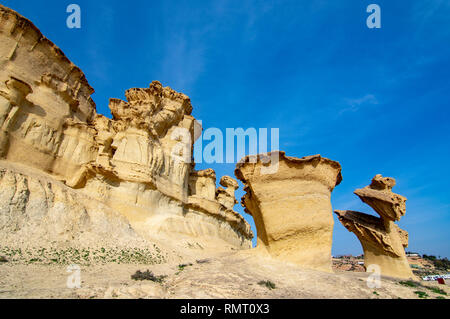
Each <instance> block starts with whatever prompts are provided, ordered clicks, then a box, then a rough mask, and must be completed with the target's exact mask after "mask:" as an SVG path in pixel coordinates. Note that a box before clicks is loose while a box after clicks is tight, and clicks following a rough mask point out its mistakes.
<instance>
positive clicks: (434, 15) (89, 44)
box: [1, 0, 450, 257]
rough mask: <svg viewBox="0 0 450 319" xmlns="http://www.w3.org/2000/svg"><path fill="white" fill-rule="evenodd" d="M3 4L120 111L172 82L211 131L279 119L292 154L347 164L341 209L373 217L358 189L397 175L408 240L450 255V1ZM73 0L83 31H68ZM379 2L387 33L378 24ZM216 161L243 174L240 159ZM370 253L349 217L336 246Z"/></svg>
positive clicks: (338, 196)
mask: <svg viewBox="0 0 450 319" xmlns="http://www.w3.org/2000/svg"><path fill="white" fill-rule="evenodd" d="M1 3H2V4H4V5H6V6H8V7H10V8H12V9H14V10H16V11H18V12H19V13H21V14H22V15H24V16H25V17H27V18H28V19H30V20H31V21H33V22H34V23H35V24H36V25H37V26H38V27H39V28H40V30H41V31H42V33H43V34H44V35H45V36H47V37H48V38H49V39H50V40H52V41H53V42H54V43H55V44H57V45H58V46H59V47H60V48H61V49H62V50H63V51H64V52H65V53H66V55H67V56H68V57H69V58H70V59H71V60H72V61H73V62H74V63H75V64H76V65H78V66H79V67H80V68H81V69H82V70H83V71H84V73H85V74H86V76H87V79H88V80H89V82H90V84H91V85H92V86H93V87H94V88H95V90H96V93H95V94H94V95H93V99H94V100H95V102H96V103H97V110H98V112H99V113H103V114H105V115H108V116H110V115H109V109H108V99H109V98H110V97H114V98H124V91H125V90H126V89H128V88H131V87H146V86H148V84H149V83H150V82H151V81H152V80H159V81H161V82H162V83H163V85H164V86H170V87H172V88H173V89H175V90H177V91H181V92H183V93H185V94H187V95H188V96H189V97H190V98H191V100H192V104H193V106H194V112H193V115H194V116H195V117H196V118H197V119H199V120H202V122H203V126H204V128H205V129H206V128H209V127H217V128H220V129H222V130H223V131H224V132H225V128H227V127H229V128H238V127H243V128H249V127H254V128H273V127H276V128H279V129H280V149H281V150H283V151H286V153H287V155H289V156H296V157H302V156H306V155H312V154H321V155H322V156H325V157H328V158H330V159H333V160H337V161H339V162H340V163H341V165H342V167H343V171H342V174H343V177H344V180H343V182H342V184H341V185H339V186H338V187H337V188H336V189H335V190H334V192H333V194H332V204H333V208H334V209H352V210H359V211H363V212H366V213H372V210H371V208H370V207H369V206H366V205H363V204H362V203H361V202H360V200H359V199H358V198H357V197H356V196H355V195H354V194H353V191H354V190H355V189H356V188H360V187H363V186H366V185H367V184H368V183H370V180H371V178H372V177H373V176H374V175H375V174H378V173H380V174H383V175H384V176H391V177H394V178H396V179H397V186H396V187H395V188H394V191H395V192H397V193H399V194H402V195H404V196H406V197H407V198H408V201H407V211H406V215H405V216H404V217H403V219H402V220H401V221H400V223H399V225H400V227H402V228H404V229H405V230H407V231H408V232H409V234H410V247H409V248H408V249H407V250H411V251H417V252H420V253H426V254H435V255H440V256H447V257H450V201H449V188H448V181H449V179H450V168H449V160H448V158H449V156H450V149H449V136H450V125H449V124H448V116H449V114H450V111H449V106H450V95H449V92H450V77H449V71H450V26H449V23H448V21H449V17H450V2H449V1H446V0H441V1H439V0H429V1H421V0H411V1H393V0H390V1H380V0H372V1H361V0H353V1H351V0H348V1H346V0H342V1H324V0H316V1H312V0H311V1H299V0H295V1H244V0H240V1H194V0H189V1H148V0H147V1H111V0H109V1H100V0H97V1H84V0H83V1H81V0H72V1H70V2H69V1H60V0H58V1H29V0H12V1H4V0H3V1H1ZM70 3H77V4H79V5H80V7H81V10H82V22H81V23H82V27H81V29H78V30H77V29H68V28H67V27H66V18H67V16H68V14H67V13H66V7H67V6H68V5H69V4H70ZM371 3H377V4H378V5H379V6H380V7H381V23H382V28H381V29H368V28H367V27H366V18H367V16H368V15H369V14H368V13H366V7H367V5H369V4H371ZM206 167H212V168H214V169H215V170H216V172H217V175H218V176H219V178H220V176H222V175H224V174H226V175H231V176H234V174H233V171H234V165H233V164H208V165H206V164H202V165H198V168H199V169H201V168H206ZM237 195H239V196H241V195H242V190H239V191H238V193H237ZM235 208H236V210H237V211H239V212H240V213H242V214H244V213H243V210H242V208H241V207H240V205H236V207H235ZM244 216H245V218H246V219H247V220H249V222H251V224H252V225H254V224H253V222H252V220H251V217H250V216H248V215H246V214H244ZM280 218H282V217H281V216H280ZM361 252H362V250H361V247H360V244H359V241H358V240H357V238H356V237H355V236H354V235H353V234H351V233H349V232H348V231H347V230H346V229H345V228H344V227H343V226H342V225H341V224H340V223H339V221H338V220H337V219H336V220H335V230H334V238H333V254H347V253H351V254H359V253H361Z"/></svg>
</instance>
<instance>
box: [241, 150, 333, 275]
mask: <svg viewBox="0 0 450 319" xmlns="http://www.w3.org/2000/svg"><path fill="white" fill-rule="evenodd" d="M274 155H276V156H275V158H277V157H278V163H277V165H278V166H277V168H278V169H277V170H275V171H273V172H271V173H270V174H268V173H266V172H267V170H264V168H265V167H266V166H267V165H269V160H268V159H269V158H272V160H273V158H274ZM235 175H236V177H237V178H238V179H239V180H241V181H242V182H243V183H244V185H245V188H244V190H245V191H246V194H245V195H244V197H243V198H242V206H244V207H245V211H246V212H247V213H248V214H251V215H252V216H253V218H254V220H255V224H256V229H257V247H256V249H257V251H259V252H264V253H268V254H270V255H271V256H272V257H273V258H277V259H281V260H285V261H289V262H293V263H296V264H299V265H302V266H305V267H309V268H314V269H319V270H325V271H331V243H332V234H333V216H332V208H331V201H330V197H331V192H332V191H333V189H334V187H335V186H336V185H338V184H339V183H340V182H341V180H342V176H341V166H340V164H339V163H338V162H335V161H332V160H329V159H326V158H323V157H321V156H320V155H314V156H308V157H303V158H295V157H288V156H286V155H285V153H284V152H272V153H270V154H267V155H258V156H247V157H245V158H244V159H242V160H241V161H240V162H239V163H238V165H237V168H236V170H235Z"/></svg>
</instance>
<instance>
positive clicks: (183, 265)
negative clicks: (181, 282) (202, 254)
mask: <svg viewBox="0 0 450 319" xmlns="http://www.w3.org/2000/svg"><path fill="white" fill-rule="evenodd" d="M188 266H192V264H191V263H189V264H180V265H178V271H177V273H176V274H175V275H178V274H180V273H181V272H182V271H183V270H184V268H186V267H188Z"/></svg>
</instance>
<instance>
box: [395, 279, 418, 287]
mask: <svg viewBox="0 0 450 319" xmlns="http://www.w3.org/2000/svg"><path fill="white" fill-rule="evenodd" d="M399 284H400V285H402V286H405V287H417V286H418V284H417V283H415V282H414V281H412V280H407V281H400V282H399Z"/></svg>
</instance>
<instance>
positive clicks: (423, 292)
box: [414, 291, 429, 299]
mask: <svg viewBox="0 0 450 319" xmlns="http://www.w3.org/2000/svg"><path fill="white" fill-rule="evenodd" d="M414 293H415V294H416V295H417V296H419V298H421V299H426V298H428V297H429V296H428V294H427V293H426V292H425V291H414Z"/></svg>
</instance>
